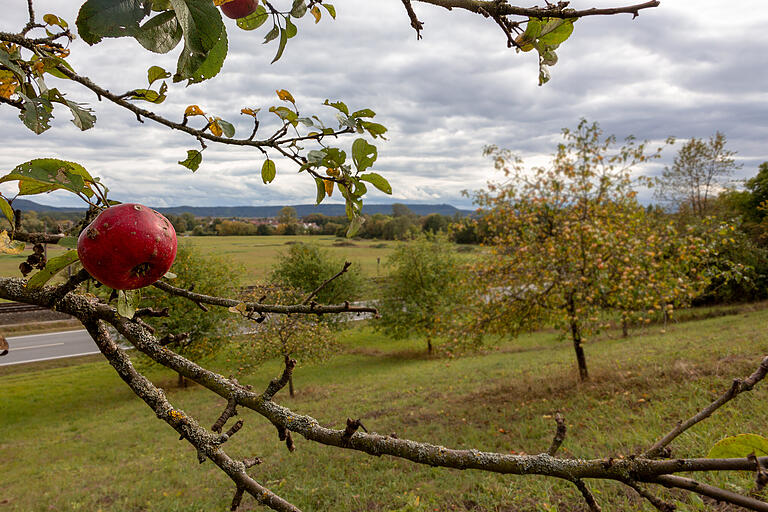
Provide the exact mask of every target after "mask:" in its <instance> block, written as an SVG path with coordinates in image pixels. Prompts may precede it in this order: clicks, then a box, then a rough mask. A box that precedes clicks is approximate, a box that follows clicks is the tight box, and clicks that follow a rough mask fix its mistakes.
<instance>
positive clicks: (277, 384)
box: [261, 356, 296, 401]
mask: <svg viewBox="0 0 768 512" xmlns="http://www.w3.org/2000/svg"><path fill="white" fill-rule="evenodd" d="M295 367H296V360H295V359H291V358H290V357H288V356H285V369H284V370H283V374H282V375H281V376H280V378H279V379H272V380H271V381H270V382H269V386H267V390H266V391H264V394H262V395H261V398H262V399H263V400H267V401H269V400H272V398H273V397H274V396H275V395H276V394H277V392H278V391H280V390H281V389H283V388H284V387H285V386H286V385H287V384H288V381H290V380H291V375H292V374H293V369H294V368H295Z"/></svg>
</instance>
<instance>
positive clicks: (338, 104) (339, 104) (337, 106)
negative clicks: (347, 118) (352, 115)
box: [323, 100, 349, 115]
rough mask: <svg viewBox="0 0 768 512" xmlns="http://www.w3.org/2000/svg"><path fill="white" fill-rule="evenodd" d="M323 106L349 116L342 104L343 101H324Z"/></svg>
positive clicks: (347, 110)
mask: <svg viewBox="0 0 768 512" xmlns="http://www.w3.org/2000/svg"><path fill="white" fill-rule="evenodd" d="M323 105H328V106H329V107H333V108H335V109H336V110H338V111H340V112H344V113H345V114H347V115H349V109H348V108H347V106H346V105H345V104H344V102H343V101H334V102H333V103H331V102H330V101H329V100H325V102H323Z"/></svg>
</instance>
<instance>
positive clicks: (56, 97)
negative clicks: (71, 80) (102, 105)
mask: <svg viewBox="0 0 768 512" xmlns="http://www.w3.org/2000/svg"><path fill="white" fill-rule="evenodd" d="M40 97H41V98H48V99H49V100H50V101H53V102H56V103H61V104H62V105H65V106H66V107H67V108H69V110H70V112H72V123H73V124H74V125H75V126H77V127H78V128H80V130H82V131H85V130H88V129H90V128H93V125H94V124H95V123H96V116H94V115H93V114H92V113H91V112H93V110H91V109H90V108H88V107H82V106H81V105H82V104H81V103H76V102H74V101H69V100H68V99H66V98H65V97H64V95H63V94H62V93H61V92H59V90H58V89H50V90H48V91H46V92H45V93H44V94H42V95H41V96H40Z"/></svg>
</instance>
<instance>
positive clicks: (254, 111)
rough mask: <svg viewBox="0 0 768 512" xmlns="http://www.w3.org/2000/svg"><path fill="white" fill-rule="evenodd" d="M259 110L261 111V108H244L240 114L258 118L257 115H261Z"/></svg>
mask: <svg viewBox="0 0 768 512" xmlns="http://www.w3.org/2000/svg"><path fill="white" fill-rule="evenodd" d="M259 110H261V109H260V108H244V109H241V110H240V113H241V114H246V115H249V116H253V117H256V114H258V113H259Z"/></svg>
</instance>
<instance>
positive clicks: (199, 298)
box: [152, 281, 376, 315]
mask: <svg viewBox="0 0 768 512" xmlns="http://www.w3.org/2000/svg"><path fill="white" fill-rule="evenodd" d="M152 286H155V287H156V288H159V289H161V290H163V291H165V292H168V293H170V294H171V295H176V296H179V297H185V298H187V299H189V300H191V301H193V302H199V303H204V304H210V305H212V306H221V307H226V308H231V307H233V306H237V305H238V304H241V303H243V302H242V301H239V300H234V299H227V298H224V297H215V296H212V295H203V294H201V293H195V292H192V291H189V290H184V289H183V288H177V287H175V286H172V285H170V284H168V283H166V282H165V281H158V282H156V283H155V284H153V285H152ZM245 307H246V311H248V312H251V311H252V312H254V313H278V314H282V315H288V314H291V313H303V314H315V315H322V314H329V313H374V314H375V313H376V308H372V307H368V306H352V305H350V304H349V303H344V304H337V305H329V306H318V305H315V304H310V305H307V304H295V305H290V306H281V305H275V304H273V305H270V304H261V303H258V302H245Z"/></svg>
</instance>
